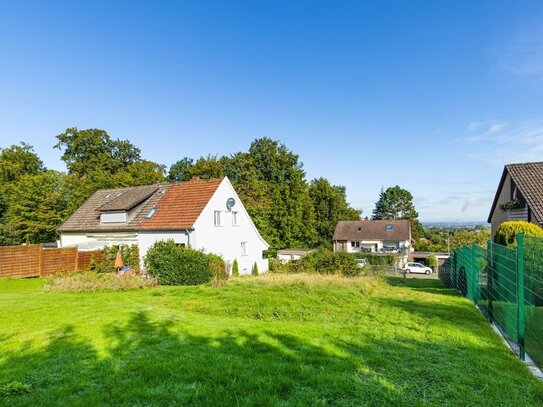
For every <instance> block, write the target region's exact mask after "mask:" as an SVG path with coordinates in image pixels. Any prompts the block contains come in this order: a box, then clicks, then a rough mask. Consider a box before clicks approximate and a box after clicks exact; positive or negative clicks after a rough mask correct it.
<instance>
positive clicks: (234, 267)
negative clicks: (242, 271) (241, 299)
mask: <svg viewBox="0 0 543 407" xmlns="http://www.w3.org/2000/svg"><path fill="white" fill-rule="evenodd" d="M232 276H233V277H239V264H238V259H234V264H232Z"/></svg>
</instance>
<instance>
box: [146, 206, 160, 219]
mask: <svg viewBox="0 0 543 407" xmlns="http://www.w3.org/2000/svg"><path fill="white" fill-rule="evenodd" d="M157 211H158V209H157V208H151V210H150V211H149V213H148V214H147V215H146V216H145V219H151V218H152V217H153V215H154V214H155V213H156V212H157Z"/></svg>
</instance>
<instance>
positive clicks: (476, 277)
mask: <svg viewBox="0 0 543 407" xmlns="http://www.w3.org/2000/svg"><path fill="white" fill-rule="evenodd" d="M476 247H477V244H476V243H475V242H473V243H472V244H471V274H472V275H473V278H472V280H471V281H472V284H473V289H472V292H473V302H474V303H475V305H477V302H479V266H478V265H477V262H476V261H475V248H476Z"/></svg>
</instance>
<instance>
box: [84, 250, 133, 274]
mask: <svg viewBox="0 0 543 407" xmlns="http://www.w3.org/2000/svg"><path fill="white" fill-rule="evenodd" d="M117 252H121V258H122V260H123V264H124V265H125V266H128V267H130V268H131V269H132V270H134V272H136V273H139V272H140V252H139V248H138V245H136V244H132V245H113V246H108V247H105V248H103V249H102V254H103V255H102V256H101V260H100V261H99V260H97V259H96V257H94V256H93V257H92V258H91V261H90V265H89V268H88V270H89V271H92V272H96V273H113V272H115V271H117V270H116V269H115V258H116V257H117Z"/></svg>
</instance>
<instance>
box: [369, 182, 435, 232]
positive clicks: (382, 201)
mask: <svg viewBox="0 0 543 407" xmlns="http://www.w3.org/2000/svg"><path fill="white" fill-rule="evenodd" d="M372 217H373V219H376V220H379V219H408V220H409V221H410V222H411V234H412V236H413V238H415V239H418V238H419V237H422V235H423V233H424V229H423V227H422V225H421V223H420V222H419V214H418V212H417V211H416V209H415V204H414V203H413V195H411V193H410V192H409V191H408V190H406V189H403V188H401V187H400V186H398V185H396V186H394V187H389V188H387V189H386V190H384V191H381V193H380V194H379V200H378V201H377V202H376V203H375V209H374V210H373V216H372Z"/></svg>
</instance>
